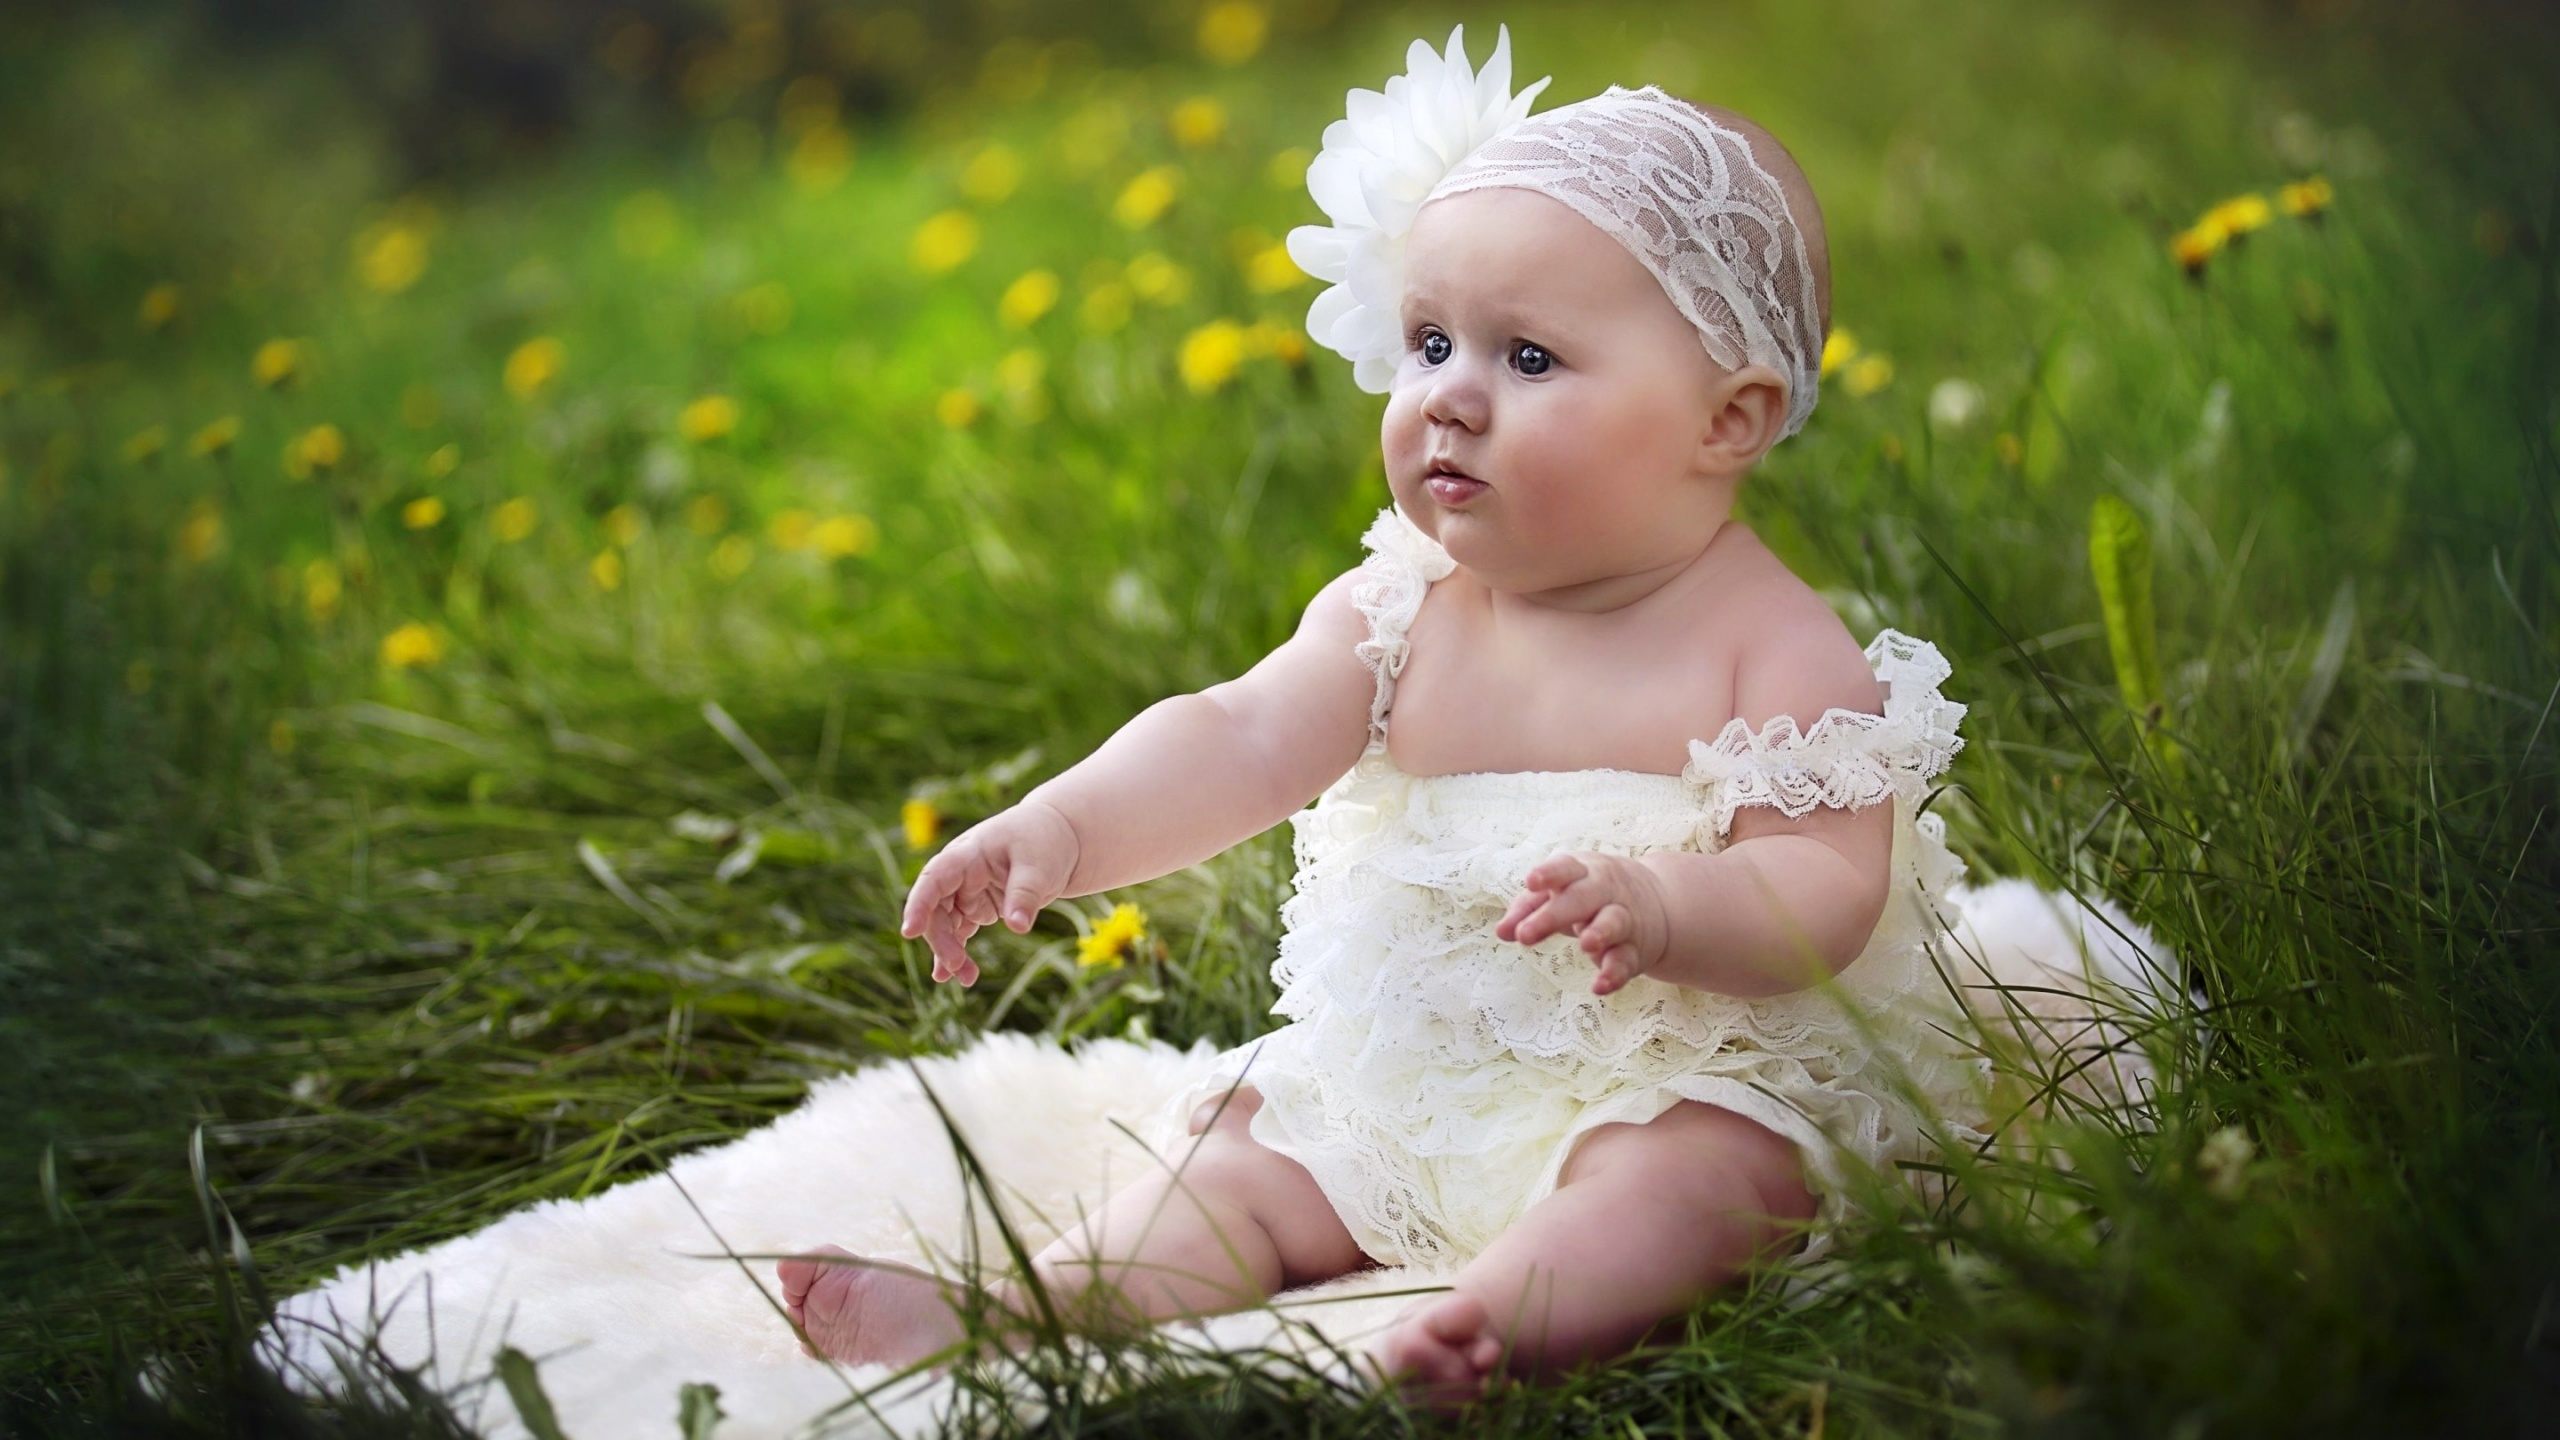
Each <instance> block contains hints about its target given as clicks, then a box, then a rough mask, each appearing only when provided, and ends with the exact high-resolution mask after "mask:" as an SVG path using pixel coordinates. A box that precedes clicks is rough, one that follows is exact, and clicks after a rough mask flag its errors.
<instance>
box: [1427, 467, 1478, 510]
mask: <svg viewBox="0 0 2560 1440" xmlns="http://www.w3.org/2000/svg"><path fill="white" fill-rule="evenodd" d="M1422 488H1423V489H1425V490H1428V491H1430V492H1431V498H1432V499H1434V500H1437V501H1439V502H1441V503H1442V504H1444V505H1454V504H1463V503H1465V502H1466V501H1468V500H1472V499H1474V498H1475V497H1476V496H1478V495H1481V494H1483V493H1484V492H1485V491H1487V490H1490V489H1492V488H1493V487H1492V486H1490V485H1488V484H1486V483H1485V482H1484V481H1482V480H1478V479H1477V478H1475V477H1474V476H1472V475H1469V474H1467V473H1466V472H1465V471H1463V470H1453V469H1450V468H1449V467H1447V466H1445V465H1435V466H1433V467H1432V468H1431V469H1430V470H1429V471H1427V472H1425V473H1424V475H1423V477H1422Z"/></svg>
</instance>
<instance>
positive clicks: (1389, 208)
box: [1289, 25, 1554, 395]
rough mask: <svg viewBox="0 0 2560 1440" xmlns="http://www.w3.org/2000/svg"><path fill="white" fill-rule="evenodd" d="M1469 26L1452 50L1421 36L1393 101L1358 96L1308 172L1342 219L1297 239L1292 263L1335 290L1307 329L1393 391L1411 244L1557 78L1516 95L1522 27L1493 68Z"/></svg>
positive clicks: (1380, 389)
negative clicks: (1448, 185) (1429, 216)
mask: <svg viewBox="0 0 2560 1440" xmlns="http://www.w3.org/2000/svg"><path fill="white" fill-rule="evenodd" d="M1466 28H1467V27H1465V26H1464V25H1459V26H1456V27H1454V28H1452V29H1451V30H1450V31H1449V48H1448V52H1447V53H1446V54H1445V55H1435V54H1433V53H1432V50H1431V46H1430V45H1429V44H1428V43H1427V42H1424V41H1421V40H1416V41H1414V42H1413V46H1412V48H1411V49H1409V50H1408V51H1406V52H1405V71H1406V73H1404V74H1402V75H1397V76H1392V77H1390V78H1389V79H1388V80H1387V89H1386V93H1385V94H1383V95H1382V94H1380V93H1378V92H1377V91H1375V90H1353V91H1351V92H1349V93H1348V94H1347V95H1345V96H1344V101H1345V104H1346V108H1347V110H1348V112H1349V113H1348V115H1347V116H1346V118H1344V119H1341V120H1336V121H1334V122H1333V123H1332V124H1330V125H1328V126H1326V127H1325V131H1324V153H1322V154H1320V155H1318V156H1316V158H1315V161H1314V163H1313V164H1310V165H1309V166H1308V167H1307V191H1308V193H1309V194H1311V195H1313V196H1314V197H1315V201H1316V204H1317V205H1318V206H1320V207H1321V208H1322V209H1323V210H1324V213H1325V214H1327V215H1329V216H1331V217H1332V218H1333V223H1332V224H1331V225H1301V226H1299V227H1298V228H1296V229H1294V230H1292V231H1290V232H1289V258H1290V259H1291V260H1294V261H1296V262H1297V265H1298V268H1299V269H1301V270H1304V271H1306V272H1307V273H1308V274H1310V275H1313V276H1314V277H1316V278H1317V279H1319V280H1331V281H1335V282H1337V283H1335V284H1334V285H1333V286H1332V287H1331V288H1329V289H1327V290H1326V291H1325V292H1324V293H1323V294H1321V295H1318V296H1317V297H1316V299H1315V303H1314V304H1313V305H1310V306H1309V307H1307V333H1308V334H1309V335H1312V336H1314V337H1315V340H1316V343H1318V344H1320V345H1323V346H1325V347H1326V348H1327V349H1330V350H1333V351H1334V352H1336V353H1338V354H1340V355H1341V356H1342V357H1343V358H1344V359H1346V360H1349V361H1350V362H1351V378H1352V380H1353V381H1354V382H1355V383H1356V384H1358V385H1359V387H1360V388H1361V389H1363V390H1366V391H1368V392H1369V393H1370V394H1372V395H1382V394H1385V393H1386V390H1387V387H1388V385H1389V384H1390V383H1391V382H1392V381H1393V380H1394V378H1395V373H1396V364H1397V362H1398V360H1399V359H1400V358H1401V357H1402V355H1403V353H1404V334H1403V322H1402V320H1401V319H1400V318H1399V316H1398V314H1397V312H1398V310H1399V309H1400V308H1401V307H1402V305H1403V296H1404V237H1405V232H1406V231H1407V230H1408V229H1410V228H1412V225H1413V217H1414V213H1415V212H1416V211H1418V210H1420V209H1421V208H1422V202H1423V201H1424V200H1425V199H1427V198H1428V197H1429V196H1430V194H1431V190H1432V187H1434V186H1435V185H1437V184H1439V183H1440V179H1441V177H1442V176H1444V175H1447V174H1448V173H1449V172H1450V171H1451V170H1452V169H1454V168H1456V166H1457V164H1458V162H1459V161H1461V160H1463V159H1465V158H1466V157H1467V155H1468V154H1469V153H1470V152H1472V151H1473V150H1474V149H1475V148H1476V147H1477V146H1479V145H1481V144H1483V143H1484V142H1485V141H1487V140H1489V139H1491V138H1492V137H1494V136H1495V135H1498V134H1500V133H1501V132H1502V131H1503V130H1505V129H1507V128H1509V127H1510V126H1512V125H1515V124H1518V123H1519V122H1520V120H1521V119H1523V118H1524V117H1526V116H1527V115H1528V113H1529V102H1530V101H1531V100H1533V99H1535V98H1537V94H1538V92H1539V91H1541V90H1543V89H1545V88H1546V87H1547V80H1549V79H1552V78H1554V77H1552V76H1549V77H1545V78H1542V79H1540V80H1539V81H1538V82H1537V83H1536V84H1534V85H1531V86H1530V87H1529V88H1527V89H1526V90H1523V91H1521V92H1520V93H1519V94H1517V95H1514V94H1512V93H1511V27H1509V26H1507V25H1506V26H1503V27H1502V28H1501V29H1500V30H1499V31H1498V32H1497V34H1496V37H1495V40H1494V44H1493V55H1492V57H1491V58H1489V59H1487V60H1486V61H1485V63H1484V69H1483V70H1482V71H1481V72H1479V71H1477V70H1475V69H1474V68H1473V67H1472V66H1471V65H1470V64H1469V62H1468V60H1467V53H1466V49H1465V45H1464V40H1465V35H1466Z"/></svg>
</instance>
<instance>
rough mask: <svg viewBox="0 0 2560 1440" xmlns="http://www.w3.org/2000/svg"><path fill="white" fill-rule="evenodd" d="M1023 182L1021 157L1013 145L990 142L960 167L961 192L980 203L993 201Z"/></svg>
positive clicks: (997, 201) (1000, 199)
mask: <svg viewBox="0 0 2560 1440" xmlns="http://www.w3.org/2000/svg"><path fill="white" fill-rule="evenodd" d="M1021 184H1022V157H1021V156H1020V155H1019V154H1016V153H1015V152H1014V149H1013V147H1012V146H1010V145H989V146H986V147H984V148H982V149H981V150H979V151H978V153H977V154H975V155H972V156H970V157H969V163H968V165H967V166H965V167H963V168H962V170H961V171H960V193H962V194H964V195H966V196H968V197H969V198H970V199H972V200H975V201H977V202H978V203H979V204H981V205H994V204H997V203H999V202H1001V201H1003V200H1004V199H1005V197H1007V196H1009V195H1011V194H1012V193H1013V192H1014V190H1015V189H1016V188H1018V187H1019V186H1020V185H1021Z"/></svg>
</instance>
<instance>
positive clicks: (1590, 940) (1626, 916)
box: [1578, 900, 1635, 960]
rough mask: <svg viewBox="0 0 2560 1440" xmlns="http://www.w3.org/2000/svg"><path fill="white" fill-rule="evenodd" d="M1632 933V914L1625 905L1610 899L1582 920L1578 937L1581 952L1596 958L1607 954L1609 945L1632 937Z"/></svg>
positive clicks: (1620, 942)
mask: <svg viewBox="0 0 2560 1440" xmlns="http://www.w3.org/2000/svg"><path fill="white" fill-rule="evenodd" d="M1634 934H1635V917H1634V915H1633V914H1631V913H1630V912H1629V911H1628V910H1627V907H1626V906H1624V905H1621V904H1619V903H1618V902H1617V901H1615V900H1612V901H1610V902H1609V903H1608V904H1606V905H1603V906H1601V907H1600V910H1599V913H1597V914H1595V915H1593V916H1592V917H1591V918H1590V919H1589V920H1588V921H1586V922H1584V924H1583V927H1582V933H1581V935H1580V936H1579V937H1578V938H1580V940H1581V941H1582V951H1583V953H1584V954H1586V955H1589V956H1591V957H1592V958H1593V959H1595V960H1597V959H1599V958H1600V957H1601V956H1604V955H1606V954H1608V953H1609V949H1610V947H1611V946H1613V945H1620V944H1623V943H1625V942H1626V941H1628V940H1629V939H1632V938H1633V937H1634Z"/></svg>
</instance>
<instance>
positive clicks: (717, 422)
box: [676, 395, 738, 445]
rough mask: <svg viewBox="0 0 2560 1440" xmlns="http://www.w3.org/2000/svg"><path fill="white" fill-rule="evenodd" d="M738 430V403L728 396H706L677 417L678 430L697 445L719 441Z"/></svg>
mask: <svg viewBox="0 0 2560 1440" xmlns="http://www.w3.org/2000/svg"><path fill="white" fill-rule="evenodd" d="M737 428H738V402H737V401H735V400H732V399H730V398H729V397H728V396H726V395H705V396H702V397H700V398H699V399H696V400H694V401H692V402H690V403H689V404H687V405H686V406H685V407H684V409H683V410H682V411H681V412H680V413H678V414H677V416H676V429H677V430H678V431H679V432H681V433H682V434H683V435H684V438H686V439H687V440H690V441H692V442H694V443H695V444H697V445H700V444H704V443H707V442H709V441H713V440H717V439H719V438H720V437H722V436H724V435H727V434H728V433H729V432H731V431H733V430H735V429H737Z"/></svg>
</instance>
